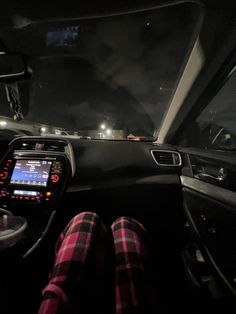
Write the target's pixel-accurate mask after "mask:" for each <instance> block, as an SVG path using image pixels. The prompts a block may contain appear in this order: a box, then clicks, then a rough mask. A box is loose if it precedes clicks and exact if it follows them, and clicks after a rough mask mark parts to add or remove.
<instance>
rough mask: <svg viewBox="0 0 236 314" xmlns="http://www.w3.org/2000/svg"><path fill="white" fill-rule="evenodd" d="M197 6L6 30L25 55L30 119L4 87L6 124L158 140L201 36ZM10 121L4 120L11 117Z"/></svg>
mask: <svg viewBox="0 0 236 314" xmlns="http://www.w3.org/2000/svg"><path fill="white" fill-rule="evenodd" d="M198 20H199V10H198V8H197V7H196V6H195V5H190V4H181V5H175V6H173V7H167V8H162V9H152V10H146V11H144V12H136V13H129V14H123V15H119V16H110V17H101V18H93V19H87V20H85V19H81V20H80V21H73V23H72V22H68V23H66V22H63V23H62V22H60V23H59V22H54V23H47V24H45V23H40V24H32V25H31V24H30V25H28V26H26V27H24V28H21V29H9V30H8V31H6V30H4V32H0V38H1V40H2V42H3V43H4V45H5V46H6V47H7V48H8V49H9V50H10V51H14V52H20V53H23V54H24V55H25V56H26V61H27V64H28V65H29V67H30V69H31V72H32V75H31V78H30V79H29V80H26V81H25V82H20V83H19V84H18V85H19V86H18V87H19V91H20V97H21V103H22V107H23V112H24V118H25V119H24V120H23V121H21V122H20V125H19V126H18V123H16V122H13V121H10V120H7V119H5V120H4V117H12V116H13V115H12V113H11V112H10V109H9V104H8V103H7V99H6V95H5V89H4V86H1V89H0V92H1V94H0V97H1V99H0V102H1V103H0V115H1V116H2V117H1V121H2V124H1V121H0V124H1V125H0V128H2V129H19V130H21V132H23V131H22V130H24V129H25V130H28V131H31V132H32V134H61V135H65V136H69V135H70V136H75V137H80V138H81V137H82V138H87V139H90V138H96V139H115V140H124V139H126V140H153V138H154V137H155V136H157V134H158V130H159V128H160V125H161V122H162V119H163V117H164V115H165V112H166V110H167V109H168V105H169V103H170V100H171V98H172V95H173V92H174V90H175V88H176V85H177V83H178V80H179V77H180V75H181V73H182V71H183V68H184V65H185V63H186V60H187V56H188V54H189V51H190V50H191V48H192V45H193V43H194V40H195V39H196V36H194V35H196V26H197V22H198ZM5 122H6V123H5Z"/></svg>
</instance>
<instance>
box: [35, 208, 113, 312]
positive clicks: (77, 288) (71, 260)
mask: <svg viewBox="0 0 236 314" xmlns="http://www.w3.org/2000/svg"><path fill="white" fill-rule="evenodd" d="M106 233H107V230H106V227H105V225H104V224H103V222H102V221H101V220H100V218H99V217H98V216H97V215H96V214H95V213H90V212H84V213H81V214H79V215H77V216H75V217H74V218H73V219H72V220H71V221H70V223H69V224H68V226H67V227H66V228H65V230H64V231H63V233H62V234H61V236H60V238H59V239H58V242H57V244H56V257H55V263H54V266H53V268H52V270H51V273H50V275H49V281H48V284H47V286H46V287H45V288H44V290H43V301H42V303H41V306H40V309H39V313H40V314H54V313H58V312H60V311H61V310H62V312H63V313H65V312H66V311H67V310H68V312H73V311H75V310H77V309H79V313H84V312H86V313H89V312H88V311H89V310H90V309H91V305H93V302H95V301H94V300H92V298H93V296H94V295H93V293H94V287H95V286H96V283H97V281H99V279H100V278H99V273H101V272H102V271H103V268H104V258H105V256H104V255H105V254H106V252H105V250H106V248H105V245H104V244H105V243H104V242H106ZM95 293H96V292H95ZM95 299H96V298H95ZM87 302H89V304H86V303H87ZM96 307H98V305H96ZM87 310H88V311H87Z"/></svg>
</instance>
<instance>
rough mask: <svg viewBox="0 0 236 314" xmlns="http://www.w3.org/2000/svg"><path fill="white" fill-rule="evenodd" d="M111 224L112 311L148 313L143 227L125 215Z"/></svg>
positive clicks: (149, 282)
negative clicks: (112, 242) (114, 297)
mask: <svg viewBox="0 0 236 314" xmlns="http://www.w3.org/2000/svg"><path fill="white" fill-rule="evenodd" d="M111 228H112V232H113V237H114V244H115V255H116V314H126V313H127V314H134V313H139V314H140V313H151V311H152V304H151V301H152V298H153V295H152V287H151V286H152V285H151V280H150V273H149V270H150V269H149V257H148V252H147V251H148V248H147V246H148V244H147V235H146V230H145V229H144V227H143V226H142V225H141V224H140V223H139V222H138V221H136V220H135V219H132V218H129V217H121V218H119V219H117V220H116V221H115V222H114V223H113V224H112V226H111Z"/></svg>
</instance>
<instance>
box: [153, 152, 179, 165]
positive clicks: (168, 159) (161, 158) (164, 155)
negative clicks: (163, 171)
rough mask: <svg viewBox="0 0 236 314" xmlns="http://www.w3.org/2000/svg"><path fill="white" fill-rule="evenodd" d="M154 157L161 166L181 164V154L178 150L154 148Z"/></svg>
mask: <svg viewBox="0 0 236 314" xmlns="http://www.w3.org/2000/svg"><path fill="white" fill-rule="evenodd" d="M151 154H152V157H153V159H154V160H155V162H156V163H157V164H158V165H159V166H170V167H172V166H181V156H180V154H179V153H177V152H172V151H167V150H152V151H151Z"/></svg>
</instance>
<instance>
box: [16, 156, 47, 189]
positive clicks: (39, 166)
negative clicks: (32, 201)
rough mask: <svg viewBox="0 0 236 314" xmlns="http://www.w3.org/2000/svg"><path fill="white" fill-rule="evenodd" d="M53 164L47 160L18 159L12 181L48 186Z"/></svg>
mask: <svg viewBox="0 0 236 314" xmlns="http://www.w3.org/2000/svg"><path fill="white" fill-rule="evenodd" d="M51 165H52V162H51V161H47V160H23V159H21V160H17V161H16V164H15V167H14V170H13V173H12V176H11V181H10V183H12V184H25V185H32V186H47V182H48V177H49V172H50V168H51Z"/></svg>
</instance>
